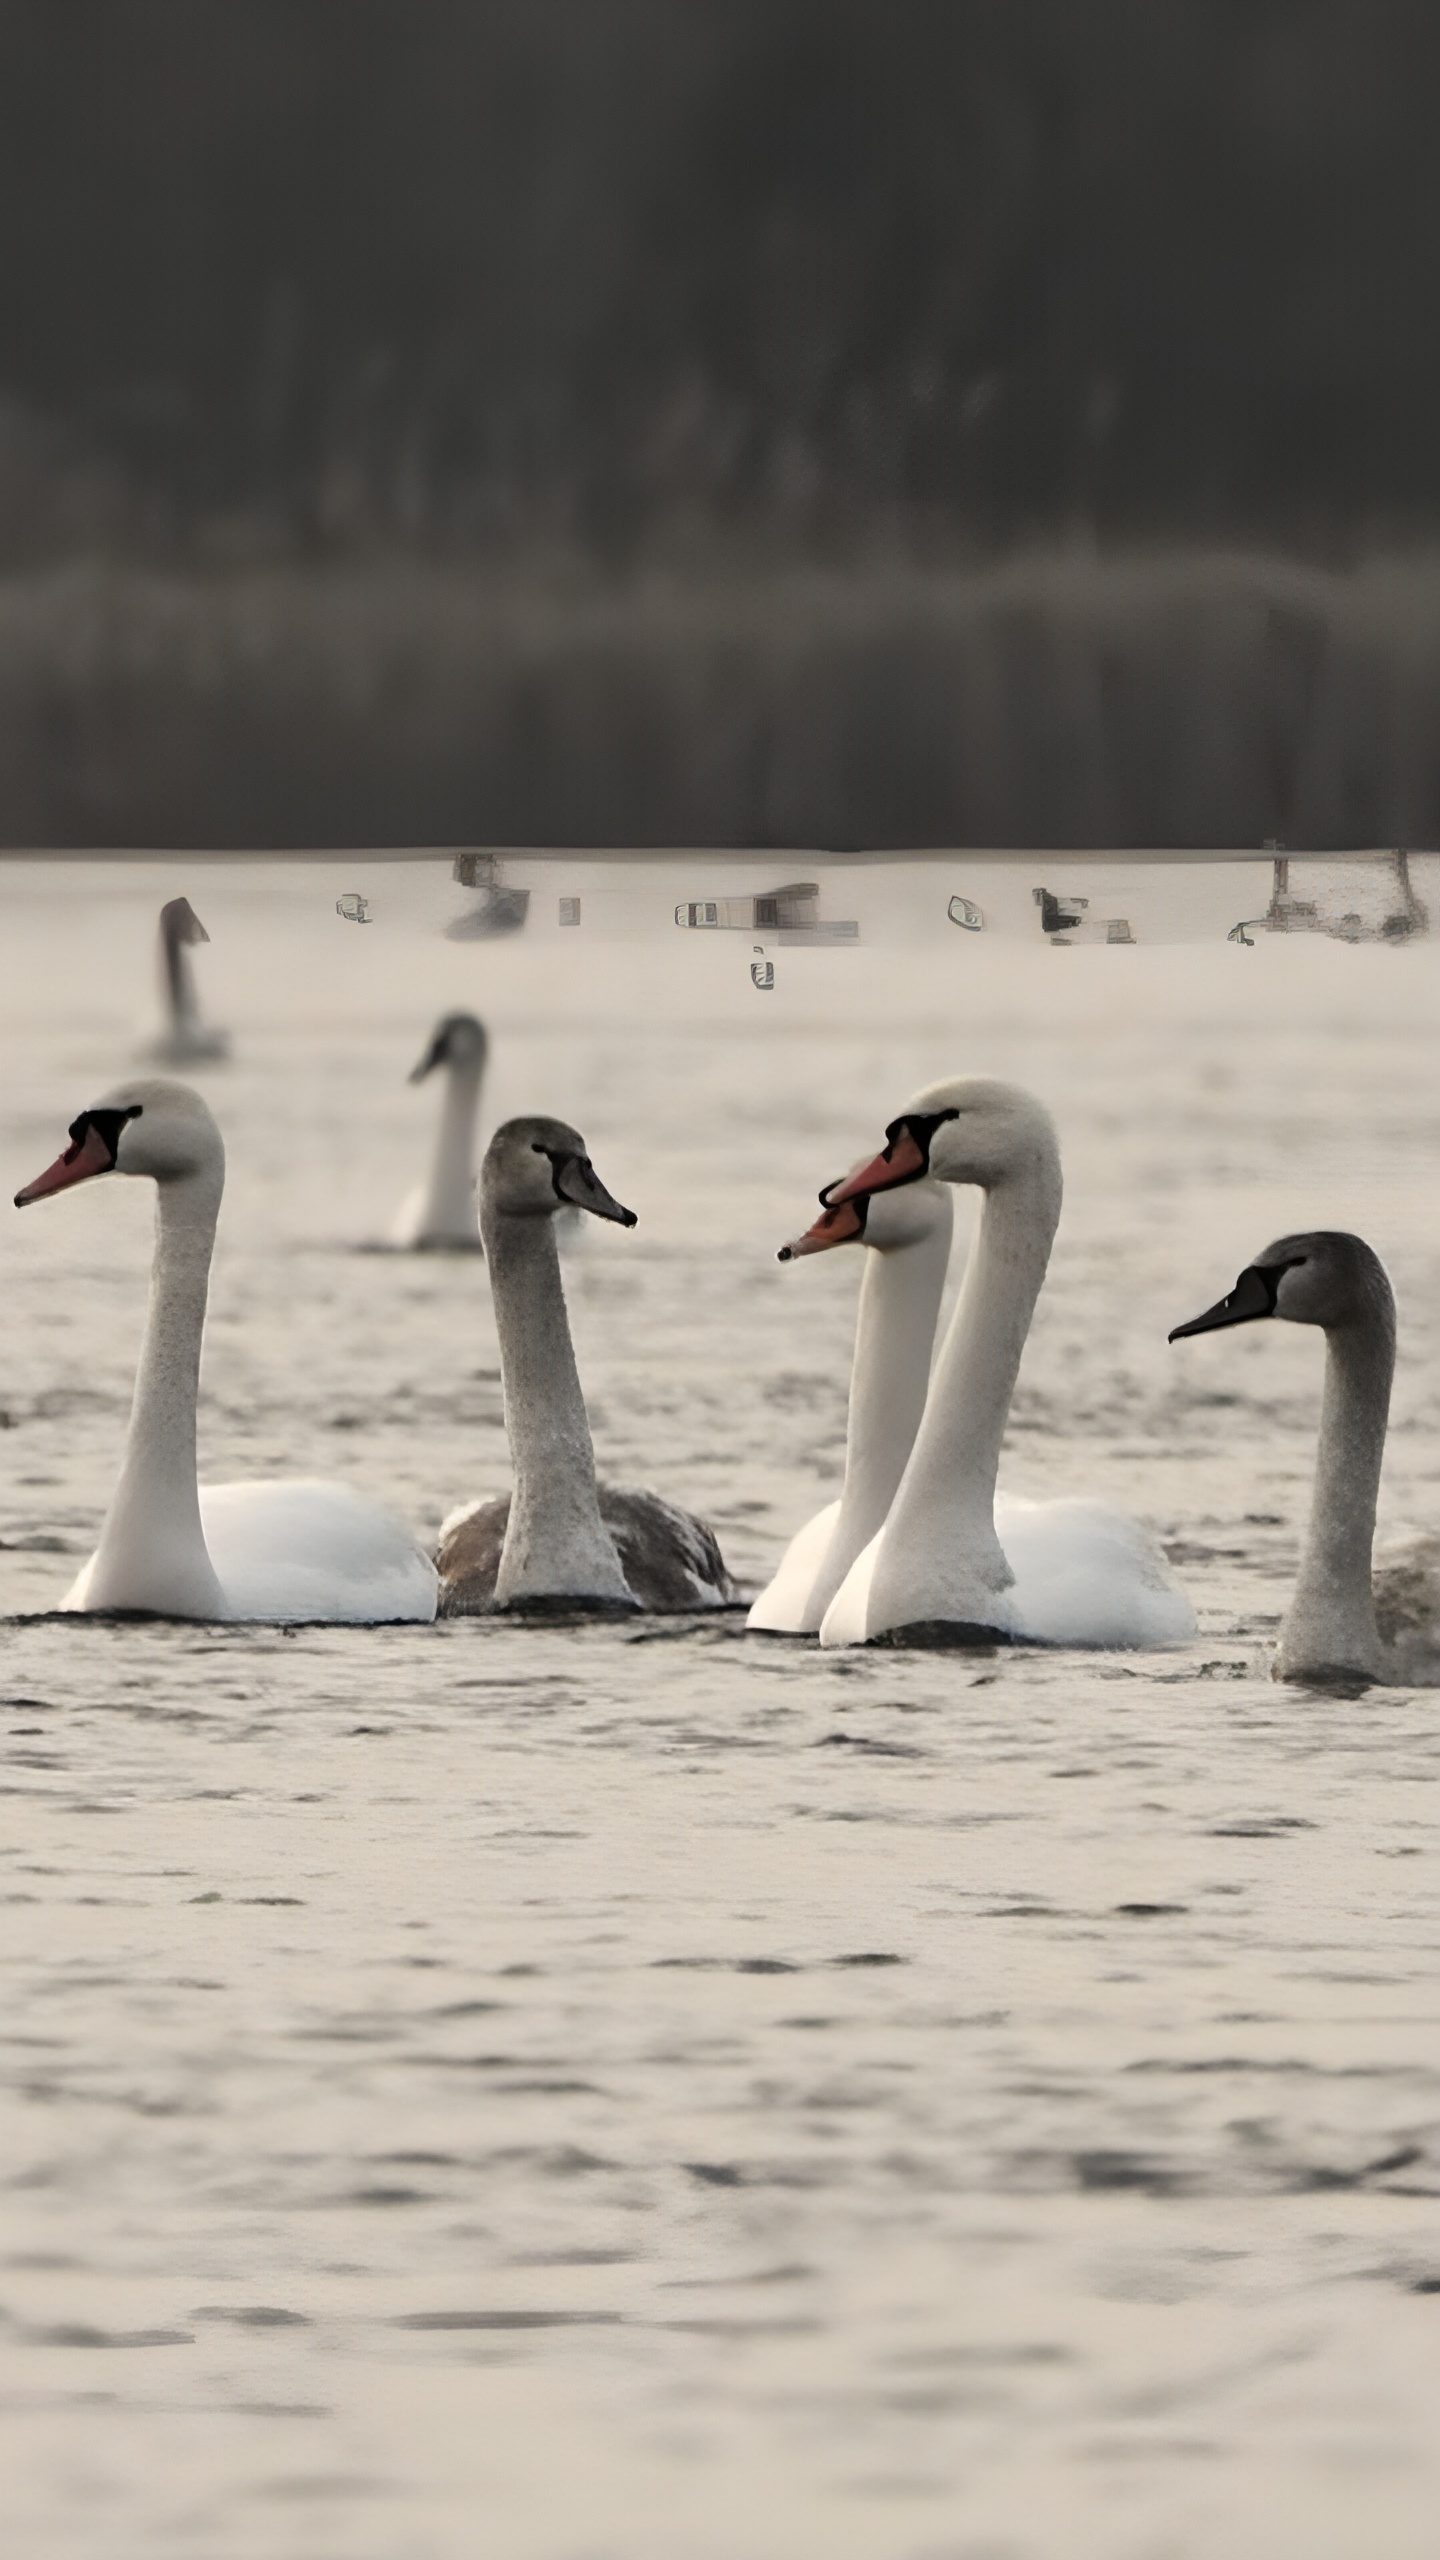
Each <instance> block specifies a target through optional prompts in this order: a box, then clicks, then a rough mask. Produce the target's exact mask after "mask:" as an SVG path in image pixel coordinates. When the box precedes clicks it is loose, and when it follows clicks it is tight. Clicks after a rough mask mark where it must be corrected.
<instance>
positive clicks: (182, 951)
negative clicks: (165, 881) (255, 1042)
mask: <svg viewBox="0 0 1440 2560" xmlns="http://www.w3.org/2000/svg"><path fill="white" fill-rule="evenodd" d="M209 939H210V936H209V934H208V933H207V932H206V930H205V927H204V926H203V924H202V923H201V921H200V919H199V917H198V916H197V914H196V913H195V910H194V908H193V907H192V906H191V904H190V901H189V899H188V898H167V900H166V902H165V904H164V906H163V907H162V908H161V910H160V1004H161V1010H162V1012H163V1013H164V1016H165V1028H164V1030H163V1031H162V1032H160V1033H159V1035H158V1037H157V1038H156V1039H154V1040H153V1041H152V1042H151V1043H150V1045H149V1047H148V1048H147V1049H146V1051H145V1055H146V1057H147V1058H152V1059H154V1061H155V1062H156V1064H157V1065H159V1066H168V1067H183V1066H199V1065H200V1064H201V1063H202V1062H203V1061H204V1060H206V1059H211V1060H214V1059H217V1058H228V1056H229V1054H230V1040H229V1035H228V1033H226V1032H224V1031H216V1030H213V1029H212V1028H211V1027H210V1025H209V1024H208V1023H206V1022H204V1021H202V1020H201V1016H200V999H199V997H198V995H197V994H196V992H195V971H194V968H193V966H192V965H191V960H190V952H191V949H192V947H193V945H194V944H195V943H197V942H208V941H209Z"/></svg>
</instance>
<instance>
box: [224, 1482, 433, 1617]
mask: <svg viewBox="0 0 1440 2560" xmlns="http://www.w3.org/2000/svg"><path fill="white" fill-rule="evenodd" d="M200 1519H201V1523H202V1526H203V1528H204V1531H205V1543H206V1546H207V1547H208V1548H209V1550H210V1558H211V1562H212V1563H213V1565H214V1567H215V1570H216V1572H217V1574H218V1575H219V1577H220V1582H221V1586H222V1588H223V1590H224V1593H225V1598H226V1601H227V1603H228V1606H229V1614H230V1615H231V1616H232V1617H234V1618H263V1619H289V1620H296V1621H300V1622H306V1621H308V1622H310V1623H312V1624H319V1625H335V1626H366V1625H380V1624H383V1623H386V1622H388V1621H390V1620H393V1619H397V1618H408V1619H414V1620H418V1621H421V1622H428V1621H429V1620H430V1619H431V1618H433V1617H434V1615H435V1598H436V1577H435V1568H434V1566H433V1564H432V1563H431V1562H430V1559H429V1557H428V1556H427V1555H426V1554H425V1553H424V1552H423V1550H422V1549H421V1548H420V1547H418V1546H417V1545H416V1543H415V1540H414V1539H413V1538H412V1537H411V1535H410V1532H409V1531H408V1529H406V1528H404V1527H403V1526H402V1524H401V1523H400V1521H398V1520H396V1519H394V1518H393V1517H392V1515H391V1514H390V1513H389V1512H388V1511H385V1510H382V1508H381V1506H380V1505H379V1503H376V1502H369V1501H367V1500H366V1498H365V1496H364V1495H363V1494H359V1493H355V1492H354V1491H352V1489H351V1488H350V1486H348V1485H340V1484H317V1483H310V1482H306V1481H304V1480H303V1479H301V1480H297V1481H296V1482H294V1483H289V1484H212V1485H202V1486H201V1488H200Z"/></svg>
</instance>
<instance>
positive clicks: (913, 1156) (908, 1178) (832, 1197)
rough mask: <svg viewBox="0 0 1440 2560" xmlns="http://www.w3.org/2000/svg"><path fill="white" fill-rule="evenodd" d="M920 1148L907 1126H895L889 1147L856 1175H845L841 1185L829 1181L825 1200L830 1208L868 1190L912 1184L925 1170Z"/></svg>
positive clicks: (883, 1189) (855, 1198)
mask: <svg viewBox="0 0 1440 2560" xmlns="http://www.w3.org/2000/svg"><path fill="white" fill-rule="evenodd" d="M925 1167H926V1155H925V1150H924V1148H923V1147H922V1146H921V1145H920V1144H919V1143H918V1141H917V1140H916V1138H915V1137H914V1136H913V1135H912V1133H911V1130H910V1126H909V1123H908V1122H907V1121H904V1120H901V1121H898V1122H897V1123H896V1127H895V1135H894V1137H893V1138H892V1139H891V1140H890V1142H889V1145H888V1146H887V1147H886V1148H885V1149H884V1150H883V1152H882V1153H881V1154H880V1155H878V1156H873V1157H872V1158H871V1160H870V1162H869V1164H862V1166H861V1167H860V1170H859V1172H858V1173H847V1175H846V1176H845V1179H844V1181H843V1182H832V1183H831V1185H830V1188H829V1190H828V1191H827V1193H826V1195H825V1197H826V1199H827V1201H828V1203H829V1205H830V1207H831V1208H832V1209H838V1208H839V1206H840V1204H841V1202H842V1201H844V1200H859V1199H861V1198H864V1197H868V1195H869V1194H870V1193H871V1192H872V1191H894V1190H895V1189H897V1187H898V1186H899V1184H901V1183H902V1182H914V1181H915V1179H916V1177H917V1176H918V1175H919V1174H922V1173H923V1172H924V1171H925Z"/></svg>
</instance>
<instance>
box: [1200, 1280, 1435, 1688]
mask: <svg viewBox="0 0 1440 2560" xmlns="http://www.w3.org/2000/svg"><path fill="white" fill-rule="evenodd" d="M1268 1316H1278V1317H1279V1318H1280V1319H1281V1320H1282V1321H1283V1322H1285V1323H1289V1324H1313V1325H1318V1326H1319V1327H1320V1328H1321V1330H1322V1331H1323V1333H1324V1335H1325V1387H1324V1394H1323V1397H1322V1400H1321V1407H1320V1438H1319V1445H1318V1448H1317V1451H1316V1459H1315V1486H1314V1493H1313V1496H1312V1501H1311V1509H1310V1522H1309V1527H1308V1529H1307V1531H1306V1536H1305V1545H1304V1550H1303V1553H1302V1555H1301V1559H1300V1571H1299V1575H1298V1577H1297V1579H1296V1584H1295V1592H1294V1596H1293V1598H1292V1600H1291V1603H1290V1606H1289V1608H1288V1610H1287V1611H1286V1614H1285V1619H1284V1623H1283V1625H1282V1626H1281V1629H1280V1642H1279V1646H1278V1648H1277V1651H1276V1656H1275V1666H1274V1668H1275V1677H1276V1679H1277V1680H1292V1681H1298V1682H1301V1683H1303V1684H1306V1685H1310V1686H1325V1685H1328V1684H1331V1683H1335V1682H1340V1683H1342V1684H1349V1683H1351V1682H1354V1681H1359V1682H1362V1683H1363V1682H1368V1681H1372V1680H1393V1681H1401V1682H1405V1683H1407V1684H1413V1685H1414V1686H1416V1687H1422V1688H1434V1687H1440V1538H1437V1537H1435V1536H1433V1535H1424V1534H1416V1533H1413V1532H1412V1533H1411V1534H1410V1535H1408V1536H1406V1537H1404V1538H1401V1539H1399V1540H1397V1541H1396V1543H1395V1545H1394V1547H1393V1548H1392V1550H1391V1551H1390V1553H1389V1554H1388V1555H1386V1556H1385V1557H1384V1558H1383V1559H1382V1560H1381V1562H1380V1563H1378V1564H1377V1563H1376V1562H1375V1560H1374V1544H1375V1510H1376V1503H1377V1499H1378V1496H1379V1490H1380V1468H1381V1463H1382V1460H1383V1458H1384V1454H1385V1433H1386V1428H1387V1424H1388V1421H1389V1414H1390V1386H1391V1381H1392V1379H1393V1376H1394V1371H1395V1297H1394V1292H1393V1290H1392V1289H1391V1286H1390V1282H1389V1278H1388V1276H1387V1274H1386V1271H1385V1266H1384V1264H1383V1263H1382V1262H1381V1260H1380V1258H1379V1255H1378V1254H1376V1253H1374V1252H1373V1251H1372V1250H1371V1248H1370V1246H1369V1245H1368V1244H1366V1243H1365V1242H1364V1240H1363V1238H1362V1237H1360V1236H1352V1235H1345V1234H1341V1233H1337V1232H1335V1231H1333V1230H1327V1229H1317V1230H1315V1231H1313V1232H1311V1233H1309V1234H1305V1235H1294V1236H1281V1237H1280V1238H1279V1239H1278V1241H1277V1242H1276V1243H1274V1244H1270V1245H1267V1246H1266V1248H1265V1250H1264V1252H1263V1253H1261V1254H1257V1255H1256V1258H1255V1260H1254V1262H1252V1263H1251V1264H1250V1265H1249V1266H1248V1268H1247V1269H1246V1270H1244V1271H1242V1272H1241V1274H1240V1277H1239V1279H1238V1280H1237V1281H1236V1283H1235V1286H1234V1288H1233V1289H1232V1290H1231V1291H1230V1293H1229V1295H1228V1297H1224V1298H1222V1299H1220V1300H1219V1302H1218V1304H1217V1305H1215V1306H1213V1307H1210V1308H1208V1309H1207V1310H1206V1312H1205V1314H1204V1315H1202V1316H1196V1317H1195V1319H1194V1321H1193V1322H1192V1323H1190V1324H1182V1325H1177V1326H1176V1328H1175V1331H1174V1332H1173V1333H1172V1334H1171V1336H1170V1339H1171V1341H1172V1342H1178V1341H1180V1340H1181V1339H1182V1338H1183V1337H1184V1336H1186V1335H1188V1334H1193V1333H1216V1332H1219V1331H1220V1330H1221V1329H1222V1328H1225V1327H1228V1326H1230V1325H1236V1324H1251V1323H1253V1322H1255V1321H1256V1320H1257V1319H1260V1318H1264V1317H1268Z"/></svg>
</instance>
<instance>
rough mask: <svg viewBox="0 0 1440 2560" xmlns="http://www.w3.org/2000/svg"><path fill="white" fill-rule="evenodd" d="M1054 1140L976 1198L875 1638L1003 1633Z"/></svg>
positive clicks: (886, 1563) (876, 1614)
mask: <svg viewBox="0 0 1440 2560" xmlns="http://www.w3.org/2000/svg"><path fill="white" fill-rule="evenodd" d="M1060 1199H1061V1183H1060V1159H1059V1153H1058V1150H1057V1149H1056V1147H1055V1145H1054V1143H1053V1141H1047V1142H1045V1143H1043V1144H1042V1143H1041V1142H1039V1141H1037V1142H1036V1144H1035V1146H1034V1148H1033V1151H1032V1153H1031V1155H1030V1156H1029V1158H1028V1160H1027V1161H1026V1162H1025V1163H1024V1164H1022V1165H1019V1166H1017V1167H1016V1168H1014V1169H1013V1170H1012V1171H1009V1172H1007V1173H1006V1174H1004V1175H1003V1176H1002V1177H1001V1179H1000V1180H999V1181H997V1182H996V1183H995V1184H994V1185H993V1186H992V1187H991V1189H990V1190H989V1191H987V1193H986V1195H985V1202H984V1207H983V1209H982V1211H981V1215H980V1224H979V1228H978V1231H977V1233H976V1237H975V1243H974V1246H973V1249H972V1251H971V1255H970V1261H969V1265H968V1267H967V1269H966V1273H965V1279H964V1284H963V1286H962V1288H961V1292H960V1299H959V1303H958V1305H957V1306H956V1309H955V1313H954V1316H953V1318H952V1320H951V1324H950V1331H949V1333H948V1335H947V1336H946V1340H945V1347H944V1349H943V1351H942V1352H941V1355H940V1360H939V1363H938V1366H937V1368H936V1372H935V1379H934V1383H933V1385H932V1387H931V1390H930V1396H929V1400H928V1402H927V1404H926V1407H925V1418H924V1420H923V1422H922V1423H921V1426H920V1431H919V1436H918V1437H917V1439H916V1442H915V1446H914V1449H913V1450H912V1452H911V1456H910V1463H909V1465H908V1466H907V1468H906V1470H905V1474H904V1477H903V1479H902V1481H901V1484H900V1489H899V1491H898V1493H897V1494H896V1496H895V1500H894V1503H893V1504H892V1506H891V1510H890V1516H889V1520H888V1521H887V1523H886V1527H885V1533H884V1537H883V1539H882V1541H881V1545H880V1550H879V1553H878V1555H877V1557H876V1560H875V1569H874V1573H873V1576H872V1579H871V1585H870V1599H869V1610H868V1617H869V1624H870V1627H871V1628H872V1630H876V1631H879V1630H883V1629H884V1628H887V1627H899V1626H909V1625H914V1624H916V1623H918V1622H921V1621H923V1620H926V1619H932V1618H936V1619H939V1618H943V1619H948V1620H959V1621H961V1622H963V1623H969V1624H971V1625H975V1626H995V1627H999V1628H1002V1629H1003V1628H1004V1627H1005V1625H1006V1612H1005V1605H1004V1598H1003V1595H1004V1593H1005V1591H1006V1590H1007V1588H1008V1586H1009V1584H1010V1583H1011V1582H1012V1581H1013V1579H1014V1577H1013V1575H1012V1573H1011V1571H1010V1567H1009V1565H1008V1564H1007V1563H1006V1561H1005V1555H1004V1551H1003V1549H1002V1548H1001V1545H1000V1541H999V1539H998V1538H997V1537H996V1535H995V1478H996V1474H997V1472H998V1469H999V1464H1000V1445H1001V1442H1002V1440H1003V1438H1004V1436H1005V1423H1006V1419H1007V1416H1008V1414H1009V1411H1010V1398H1011V1396H1012V1394H1013V1393H1014V1389H1015V1380H1016V1376H1017V1374H1018V1372H1019V1368H1020V1357H1021V1354H1022V1352H1023V1351H1024V1348H1025V1338H1026V1335H1027V1334H1028V1333H1029V1330H1030V1319H1031V1317H1032V1315H1033V1314H1034V1311H1035V1301H1036V1299H1037V1298H1038V1296H1039V1294H1040V1289H1041V1284H1042V1283H1043V1281H1044V1278H1045V1270H1046V1265H1047V1264H1048V1262H1049V1259H1050V1246H1051V1241H1052V1239H1053V1237H1054V1234H1055V1229H1056V1226H1057V1224H1058V1223H1059V1217H1060Z"/></svg>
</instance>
